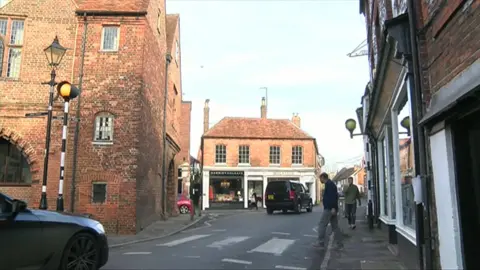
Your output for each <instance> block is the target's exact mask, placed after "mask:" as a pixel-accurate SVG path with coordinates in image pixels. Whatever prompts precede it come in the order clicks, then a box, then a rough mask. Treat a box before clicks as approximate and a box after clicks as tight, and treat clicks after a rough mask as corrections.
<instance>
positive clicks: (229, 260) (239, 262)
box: [222, 259, 252, 264]
mask: <svg viewBox="0 0 480 270" xmlns="http://www.w3.org/2000/svg"><path fill="white" fill-rule="evenodd" d="M222 262H229V263H238V264H252V262H249V261H242V260H235V259H223V260H222Z"/></svg>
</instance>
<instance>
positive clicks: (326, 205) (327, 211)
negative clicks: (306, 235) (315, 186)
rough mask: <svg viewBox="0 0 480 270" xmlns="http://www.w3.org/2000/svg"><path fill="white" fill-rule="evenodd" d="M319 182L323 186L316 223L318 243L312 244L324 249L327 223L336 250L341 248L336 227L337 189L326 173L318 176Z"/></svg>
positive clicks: (338, 230)
mask: <svg viewBox="0 0 480 270" xmlns="http://www.w3.org/2000/svg"><path fill="white" fill-rule="evenodd" d="M320 182H322V183H323V184H325V189H324V191H323V212H322V215H321V216H320V222H319V223H318V242H317V243H315V244H314V246H315V247H317V248H324V247H325V234H326V231H327V226H328V223H330V226H331V227H332V232H333V233H334V234H335V241H336V244H337V248H342V247H343V243H342V237H343V235H342V234H341V232H340V229H339V227H338V215H337V214H338V189H337V186H336V185H335V183H333V181H332V180H330V179H329V178H328V174H327V173H322V174H320Z"/></svg>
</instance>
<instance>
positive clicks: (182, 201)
mask: <svg viewBox="0 0 480 270" xmlns="http://www.w3.org/2000/svg"><path fill="white" fill-rule="evenodd" d="M177 206H178V210H179V211H180V213H181V214H188V213H190V211H192V203H191V202H190V199H189V198H187V197H186V196H183V195H180V196H178V199H177Z"/></svg>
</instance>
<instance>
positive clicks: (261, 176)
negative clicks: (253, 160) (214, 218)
mask: <svg viewBox="0 0 480 270" xmlns="http://www.w3.org/2000/svg"><path fill="white" fill-rule="evenodd" d="M315 170H316V169H315V168H314V167H310V168H309V167H306V168H305V167H292V168H281V167H244V166H241V167H233V168H232V167H221V166H204V167H203V187H202V188H203V190H204V191H207V192H204V194H203V203H202V206H203V207H202V208H203V210H205V209H208V208H210V207H211V206H212V204H214V205H213V207H214V208H222V206H221V205H219V203H218V202H215V203H212V200H211V199H212V194H211V188H210V184H211V183H212V180H214V179H221V181H222V180H226V181H228V180H230V179H238V181H241V183H242V185H241V187H240V188H239V190H238V191H241V194H242V196H241V198H240V199H239V200H240V202H239V206H237V207H243V208H248V207H249V205H248V202H249V200H250V198H251V196H252V192H255V193H256V194H257V197H260V198H261V201H260V202H259V203H258V207H263V208H266V207H265V198H264V194H265V189H266V187H267V184H268V182H269V181H273V180H281V179H290V180H297V181H300V182H301V183H303V184H304V185H305V186H306V187H307V188H308V190H309V192H310V197H311V198H312V200H313V202H314V203H315V198H317V194H316V192H317V183H318V177H317V176H316V174H315ZM238 191H237V192H238ZM243 194H246V196H245V195H243ZM215 204H216V207H215Z"/></svg>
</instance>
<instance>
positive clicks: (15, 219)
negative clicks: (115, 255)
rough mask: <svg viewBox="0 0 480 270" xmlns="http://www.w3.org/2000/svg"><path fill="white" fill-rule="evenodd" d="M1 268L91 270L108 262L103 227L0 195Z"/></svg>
mask: <svg viewBox="0 0 480 270" xmlns="http://www.w3.org/2000/svg"><path fill="white" fill-rule="evenodd" d="M0 239H1V242H2V245H1V246H0V268H1V269H2V270H3V269H8V270H14V269H48V270H57V269H60V270H70V269H87V270H94V269H98V268H100V267H102V266H103V265H105V264H106V263H107V261H108V244H107V237H106V235H105V230H104V228H103V226H102V224H101V223H100V222H98V221H96V220H93V219H89V218H86V217H83V216H77V215H73V214H66V213H59V212H53V211H46V210H34V209H28V208H27V204H26V203H25V202H24V201H21V200H15V199H12V198H10V197H8V196H7V195H5V194H3V193H0Z"/></svg>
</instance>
